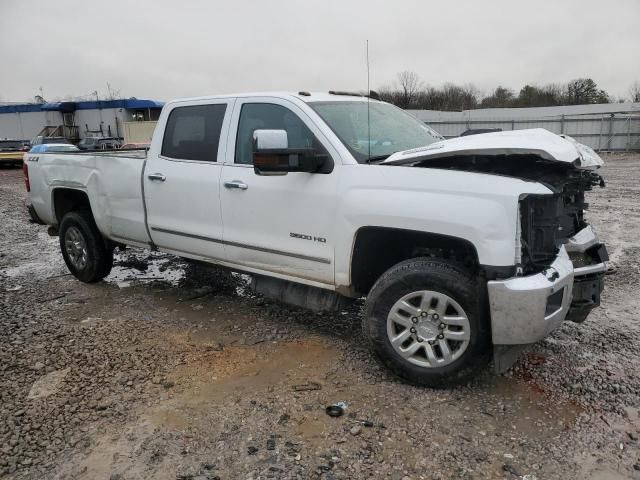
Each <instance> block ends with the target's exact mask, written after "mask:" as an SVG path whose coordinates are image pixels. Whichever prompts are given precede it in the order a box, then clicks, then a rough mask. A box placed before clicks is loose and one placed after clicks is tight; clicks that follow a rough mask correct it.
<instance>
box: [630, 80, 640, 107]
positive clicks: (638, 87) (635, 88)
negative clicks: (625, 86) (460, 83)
mask: <svg viewBox="0 0 640 480" xmlns="http://www.w3.org/2000/svg"><path fill="white" fill-rule="evenodd" d="M629 97H630V98H631V101H632V102H640V81H638V80H636V81H635V82H633V83H632V84H631V87H629Z"/></svg>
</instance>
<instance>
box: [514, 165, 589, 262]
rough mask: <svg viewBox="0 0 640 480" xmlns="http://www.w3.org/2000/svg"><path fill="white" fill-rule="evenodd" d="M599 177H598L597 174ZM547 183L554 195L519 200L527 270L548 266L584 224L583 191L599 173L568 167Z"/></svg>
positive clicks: (523, 250) (584, 205)
mask: <svg viewBox="0 0 640 480" xmlns="http://www.w3.org/2000/svg"><path fill="white" fill-rule="evenodd" d="M596 177H597V178H596ZM553 180H554V181H553V182H552V183H547V185H548V186H549V188H551V189H552V190H553V191H554V193H553V194H551V195H529V196H527V197H525V198H524V199H522V200H521V201H520V218H521V226H522V263H523V268H524V271H525V272H526V273H537V272H540V271H541V270H543V269H544V268H546V267H548V266H549V264H551V262H552V261H553V259H554V258H555V257H556V255H557V253H558V248H559V247H560V245H562V244H563V243H566V241H567V239H568V238H570V237H572V236H573V235H575V234H576V233H578V232H579V231H580V230H582V229H583V228H585V227H586V226H587V225H588V224H587V222H586V221H585V217H584V212H585V210H586V209H587V208H588V206H589V205H588V204H587V203H586V202H585V198H584V194H585V192H586V191H589V190H591V187H592V186H593V185H597V184H598V183H599V182H600V180H601V179H600V177H599V176H598V175H595V174H593V173H592V172H588V171H580V170H573V171H571V170H570V171H566V172H563V175H561V176H560V175H558V176H557V177H555V178H554V179H553Z"/></svg>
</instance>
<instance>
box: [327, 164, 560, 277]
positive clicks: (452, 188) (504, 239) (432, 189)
mask: <svg viewBox="0 0 640 480" xmlns="http://www.w3.org/2000/svg"><path fill="white" fill-rule="evenodd" d="M344 170H346V171H347V175H346V177H347V178H346V182H347V183H351V184H350V185H348V188H344V189H343V194H342V202H341V204H340V207H339V210H338V215H337V219H339V220H338V221H339V224H338V225H337V227H336V232H337V235H338V237H339V238H337V239H336V240H337V241H336V245H337V248H336V283H337V284H338V285H350V284H351V279H350V269H349V266H350V260H351V255H352V250H353V245H354V240H355V236H356V233H357V231H358V230H359V229H360V228H362V227H365V226H382V227H392V228H398V229H405V230H414V231H420V232H428V233H435V234H440V235H447V236H450V237H456V238H459V239H462V240H466V241H468V242H469V243H471V244H472V245H473V246H474V247H475V249H476V251H477V253H478V260H479V262H480V263H481V264H483V265H491V266H512V265H514V263H515V258H516V248H517V246H518V242H517V232H518V228H517V225H518V221H519V220H518V201H519V198H520V196H521V195H522V194H527V193H536V194H551V191H550V190H549V189H548V188H547V187H545V186H543V185H541V184H539V183H535V182H527V181H523V180H519V179H514V178H510V177H502V176H497V175H487V174H478V173H471V172H458V171H450V170H437V169H421V168H414V167H402V166H362V167H361V168H358V167H354V168H350V167H347V168H345V169H344ZM356 171H357V172H356ZM350 172H351V173H350ZM349 176H351V178H349ZM345 187H347V186H345ZM343 245H345V246H348V247H347V248H339V247H340V246H343Z"/></svg>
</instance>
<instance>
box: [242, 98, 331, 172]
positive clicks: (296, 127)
mask: <svg viewBox="0 0 640 480" xmlns="http://www.w3.org/2000/svg"><path fill="white" fill-rule="evenodd" d="M256 130H285V131H286V132H287V139H288V141H289V148H313V149H314V150H317V151H319V152H320V151H321V152H324V148H323V147H322V145H321V144H320V142H319V141H318V140H317V139H316V137H315V135H314V134H313V133H312V132H311V130H309V128H308V127H307V126H306V125H305V124H304V123H303V121H302V120H301V119H300V117H298V116H297V115H296V114H295V113H293V112H292V111H291V110H289V109H288V108H285V107H282V106H280V105H275V104H272V103H245V104H244V105H243V106H242V110H241V111H240V121H239V123H238V135H237V137H236V159H235V162H236V163H241V164H245V165H250V164H251V163H253V132H254V131H256Z"/></svg>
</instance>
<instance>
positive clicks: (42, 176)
mask: <svg viewBox="0 0 640 480" xmlns="http://www.w3.org/2000/svg"><path fill="white" fill-rule="evenodd" d="M37 157H38V160H37V162H34V161H33V160H29V177H30V179H31V185H32V187H31V201H32V204H33V206H34V208H35V209H36V212H37V213H38V216H40V218H42V219H43V220H44V221H45V222H47V223H49V224H52V225H55V224H57V219H56V216H55V211H54V208H55V206H54V204H53V197H54V191H55V190H56V189H59V188H71V189H75V190H81V191H84V192H85V193H86V194H87V196H88V198H89V203H90V204H91V211H92V213H93V216H94V218H95V220H96V224H97V225H98V228H99V229H100V231H101V232H102V234H103V235H105V236H106V237H108V238H111V239H114V240H127V241H132V242H135V243H148V242H149V236H148V234H147V231H146V227H145V213H144V204H143V199H142V186H141V176H142V169H143V166H144V158H141V157H133V156H122V155H79V154H39V155H37Z"/></svg>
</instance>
